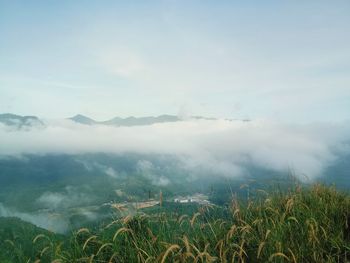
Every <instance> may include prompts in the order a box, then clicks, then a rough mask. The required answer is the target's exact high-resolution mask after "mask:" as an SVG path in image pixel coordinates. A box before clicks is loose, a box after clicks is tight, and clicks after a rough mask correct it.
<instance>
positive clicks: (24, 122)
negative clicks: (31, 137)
mask: <svg viewBox="0 0 350 263" xmlns="http://www.w3.org/2000/svg"><path fill="white" fill-rule="evenodd" d="M0 123H2V124H4V125H7V126H12V127H17V128H22V127H30V126H42V125H44V123H43V122H42V121H41V120H40V119H39V118H38V117H36V116H21V115H16V114H12V113H4V114H0Z"/></svg>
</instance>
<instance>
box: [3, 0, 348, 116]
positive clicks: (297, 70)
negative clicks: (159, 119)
mask: <svg viewBox="0 0 350 263" xmlns="http://www.w3.org/2000/svg"><path fill="white" fill-rule="evenodd" d="M349 13H350V2H349V1H249V3H247V2H246V1H236V2H234V1H185V0H184V1H12V0H11V1H2V0H0V40H1V41H0V112H13V113H17V114H33V115H38V116H42V117H47V118H58V117H68V116H71V115H74V114H76V113H82V114H86V115H89V116H91V117H94V118H96V119H108V118H111V117H114V116H129V115H135V116H145V115H159V114H164V113H167V114H178V113H181V114H189V115H205V116H215V117H225V118H251V119H256V118H264V119H273V120H288V121H289V120H290V121H301V122H312V121H329V120H332V121H333V120H335V121H339V120H348V119H350V34H349V32H350V16H349Z"/></svg>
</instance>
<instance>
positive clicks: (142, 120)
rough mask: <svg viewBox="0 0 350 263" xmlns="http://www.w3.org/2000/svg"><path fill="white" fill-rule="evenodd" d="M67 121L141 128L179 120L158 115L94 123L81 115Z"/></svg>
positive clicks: (116, 118) (118, 118)
mask: <svg viewBox="0 0 350 263" xmlns="http://www.w3.org/2000/svg"><path fill="white" fill-rule="evenodd" d="M69 119H70V120H72V121H74V122H77V123H80V124H85V125H95V124H102V125H111V126H142V125H152V124H155V123H164V122H176V121H180V120H181V119H180V118H179V117H177V116H173V115H160V116H157V117H153V116H148V117H133V116H131V117H127V118H120V117H115V118H113V119H111V120H107V121H95V120H93V119H91V118H89V117H86V116H84V115H81V114H78V115H75V116H74V117H71V118H69Z"/></svg>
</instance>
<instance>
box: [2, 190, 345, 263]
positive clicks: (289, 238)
mask: <svg viewBox="0 0 350 263" xmlns="http://www.w3.org/2000/svg"><path fill="white" fill-rule="evenodd" d="M192 209H193V207H191V208H190V209H187V210H186V209H185V210H183V211H181V210H177V209H171V210H169V209H167V210H166V209H164V207H163V208H161V207H160V208H157V209H153V211H149V212H148V213H147V214H146V213H141V212H140V213H138V214H136V215H134V216H127V217H124V218H121V219H116V220H114V221H112V222H110V223H109V224H106V225H103V226H101V227H100V228H97V229H90V230H89V229H87V228H82V229H80V230H78V231H76V232H75V233H73V234H72V235H71V236H70V237H68V238H65V239H62V238H57V237H54V236H52V235H51V234H45V233H40V234H39V235H36V236H33V237H32V238H30V241H29V242H27V243H25V242H24V241H20V240H19V239H18V236H17V237H16V236H14V237H12V240H11V236H8V237H6V240H5V238H3V237H2V240H1V243H0V246H1V247H2V248H3V250H0V251H7V253H6V255H2V257H3V260H2V261H1V262H52V261H54V262H161V263H164V262H347V261H349V260H350V255H349V254H350V229H349V223H350V222H349V221H350V197H349V195H347V194H345V193H341V192H338V191H337V190H336V189H335V188H332V187H325V186H321V185H315V186H312V187H308V188H301V187H299V186H296V187H293V188H291V189H289V190H288V191H283V192H282V191H281V192H275V193H267V192H265V191H262V190H260V191H259V190H258V191H257V194H256V195H254V197H253V198H252V199H250V200H237V199H235V198H233V200H232V202H231V203H230V204H228V205H227V206H225V207H217V206H213V205H208V206H203V207H199V208H198V209H197V211H194V212H193V213H192V212H190V211H192ZM170 211H171V212H170ZM186 213H187V214H186ZM13 238H14V239H13ZM16 238H17V239H16ZM17 240H19V241H17ZM4 248H5V249H4ZM23 251H26V253H27V254H26V255H24V253H23ZM5 258H6V260H7V261H5ZM0 259H2V258H1V256H0Z"/></svg>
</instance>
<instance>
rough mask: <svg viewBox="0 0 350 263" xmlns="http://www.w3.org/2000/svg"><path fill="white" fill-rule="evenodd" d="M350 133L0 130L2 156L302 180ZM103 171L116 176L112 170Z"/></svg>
mask: <svg viewBox="0 0 350 263" xmlns="http://www.w3.org/2000/svg"><path fill="white" fill-rule="evenodd" d="M349 131H350V125H349V123H333V124H331V123H320V124H310V125H297V124H294V125H293V124H288V125H287V124H281V123H275V122H269V121H263V120H260V121H250V122H242V121H226V120H187V121H181V122H175V123H163V124H156V125H151V126H138V127H110V126H102V125H101V126H85V125H79V124H75V123H73V122H70V121H62V122H56V123H51V124H48V126H47V127H46V128H45V129H33V130H31V131H9V130H6V129H3V128H0V145H1V148H0V154H1V155H21V154H25V153H34V154H46V153H67V154H77V153H87V152H105V153H125V152H135V153H140V154H148V153H155V154H173V155H177V156H178V157H180V158H181V159H182V160H184V165H185V167H187V168H189V169H191V168H201V169H204V170H207V171H210V172H214V173H216V174H218V175H224V176H229V177H232V176H241V175H242V174H243V172H242V171H244V166H245V165H247V164H251V163H252V164H254V165H257V166H259V167H263V168H268V169H272V170H275V171H284V170H286V169H288V168H292V169H294V170H295V171H296V173H297V175H299V176H300V177H301V178H302V177H303V175H307V176H308V177H309V178H315V177H317V176H319V175H320V174H321V173H322V171H323V170H324V169H325V168H326V167H327V166H328V165H329V164H331V163H332V162H333V161H335V160H336V158H337V157H338V153H339V152H340V151H343V152H344V151H346V149H347V148H346V147H345V146H344V145H345V144H344V143H345V142H349V139H350V138H349V137H350V136H349V134H350V133H349ZM153 168H154V167H153V164H152V163H144V162H143V163H139V169H142V170H143V171H146V170H147V171H148V173H151V172H150V171H152V169H153ZM104 170H105V172H106V174H107V175H109V176H116V171H114V170H111V169H109V167H104Z"/></svg>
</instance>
